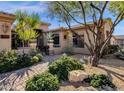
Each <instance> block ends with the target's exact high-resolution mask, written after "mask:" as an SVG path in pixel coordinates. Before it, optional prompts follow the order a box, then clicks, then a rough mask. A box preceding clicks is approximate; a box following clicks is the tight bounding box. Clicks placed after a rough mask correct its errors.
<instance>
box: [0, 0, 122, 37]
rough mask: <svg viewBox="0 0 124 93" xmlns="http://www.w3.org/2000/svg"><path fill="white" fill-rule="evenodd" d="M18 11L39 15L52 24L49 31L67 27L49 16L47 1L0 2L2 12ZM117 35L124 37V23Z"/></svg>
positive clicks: (120, 25) (118, 27)
mask: <svg viewBox="0 0 124 93" xmlns="http://www.w3.org/2000/svg"><path fill="white" fill-rule="evenodd" d="M16 10H24V11H27V12H29V13H30V12H36V13H39V15H40V18H41V20H42V21H45V22H48V23H51V26H50V27H49V29H53V28H57V27H59V26H65V25H64V24H62V23H60V22H58V21H57V20H56V19H51V18H49V17H48V15H47V5H46V2H45V1H0V11H4V12H8V13H15V11H16ZM105 17H111V18H112V19H114V17H112V15H110V13H109V15H108V13H107V14H106V15H105ZM114 34H115V35H122V34H123V35H124V21H122V22H121V23H119V24H118V26H117V27H116V28H115V32H114Z"/></svg>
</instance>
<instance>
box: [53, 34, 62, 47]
mask: <svg viewBox="0 0 124 93" xmlns="http://www.w3.org/2000/svg"><path fill="white" fill-rule="evenodd" d="M53 40H54V42H53V43H54V47H60V42H59V34H53Z"/></svg>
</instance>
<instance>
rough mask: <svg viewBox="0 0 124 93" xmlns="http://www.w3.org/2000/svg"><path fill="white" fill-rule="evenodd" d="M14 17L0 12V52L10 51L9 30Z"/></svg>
mask: <svg viewBox="0 0 124 93" xmlns="http://www.w3.org/2000/svg"><path fill="white" fill-rule="evenodd" d="M14 21H15V15H13V14H8V13H4V12H0V50H3V49H11V34H12V33H11V28H12V24H13V22H14Z"/></svg>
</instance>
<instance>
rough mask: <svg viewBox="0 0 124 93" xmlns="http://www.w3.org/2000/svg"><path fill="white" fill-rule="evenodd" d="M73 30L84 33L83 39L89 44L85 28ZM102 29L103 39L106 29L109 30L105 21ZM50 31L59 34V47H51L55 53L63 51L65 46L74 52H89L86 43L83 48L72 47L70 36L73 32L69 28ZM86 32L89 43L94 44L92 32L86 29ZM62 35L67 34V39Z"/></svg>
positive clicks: (80, 33)
mask: <svg viewBox="0 0 124 93" xmlns="http://www.w3.org/2000/svg"><path fill="white" fill-rule="evenodd" d="M95 30H96V29H95ZM73 31H75V32H76V33H77V34H79V35H84V41H85V42H86V43H87V44H88V45H89V46H90V43H89V40H88V37H87V34H86V31H85V29H82V28H79V29H73ZM102 31H104V32H103V33H104V39H105V38H106V31H110V25H109V24H108V23H106V24H105V26H104V28H103V29H102ZM51 32H52V33H59V35H60V47H54V48H53V50H54V53H55V54H58V53H62V52H64V50H65V48H67V47H71V48H72V52H74V53H82V54H89V50H88V49H87V47H86V45H84V48H77V47H73V38H72V37H73V34H72V32H71V31H69V30H68V31H67V30H66V31H64V29H59V30H57V31H53V30H52V31H51ZM88 33H89V37H90V39H91V43H92V44H94V37H93V33H92V32H90V31H88ZM64 35H67V39H64Z"/></svg>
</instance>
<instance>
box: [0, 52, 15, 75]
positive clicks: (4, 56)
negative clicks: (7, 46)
mask: <svg viewBox="0 0 124 93" xmlns="http://www.w3.org/2000/svg"><path fill="white" fill-rule="evenodd" d="M16 60H17V53H15V52H14V51H5V50H4V51H2V52H0V73H4V72H7V71H11V70H14V69H15V65H16Z"/></svg>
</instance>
